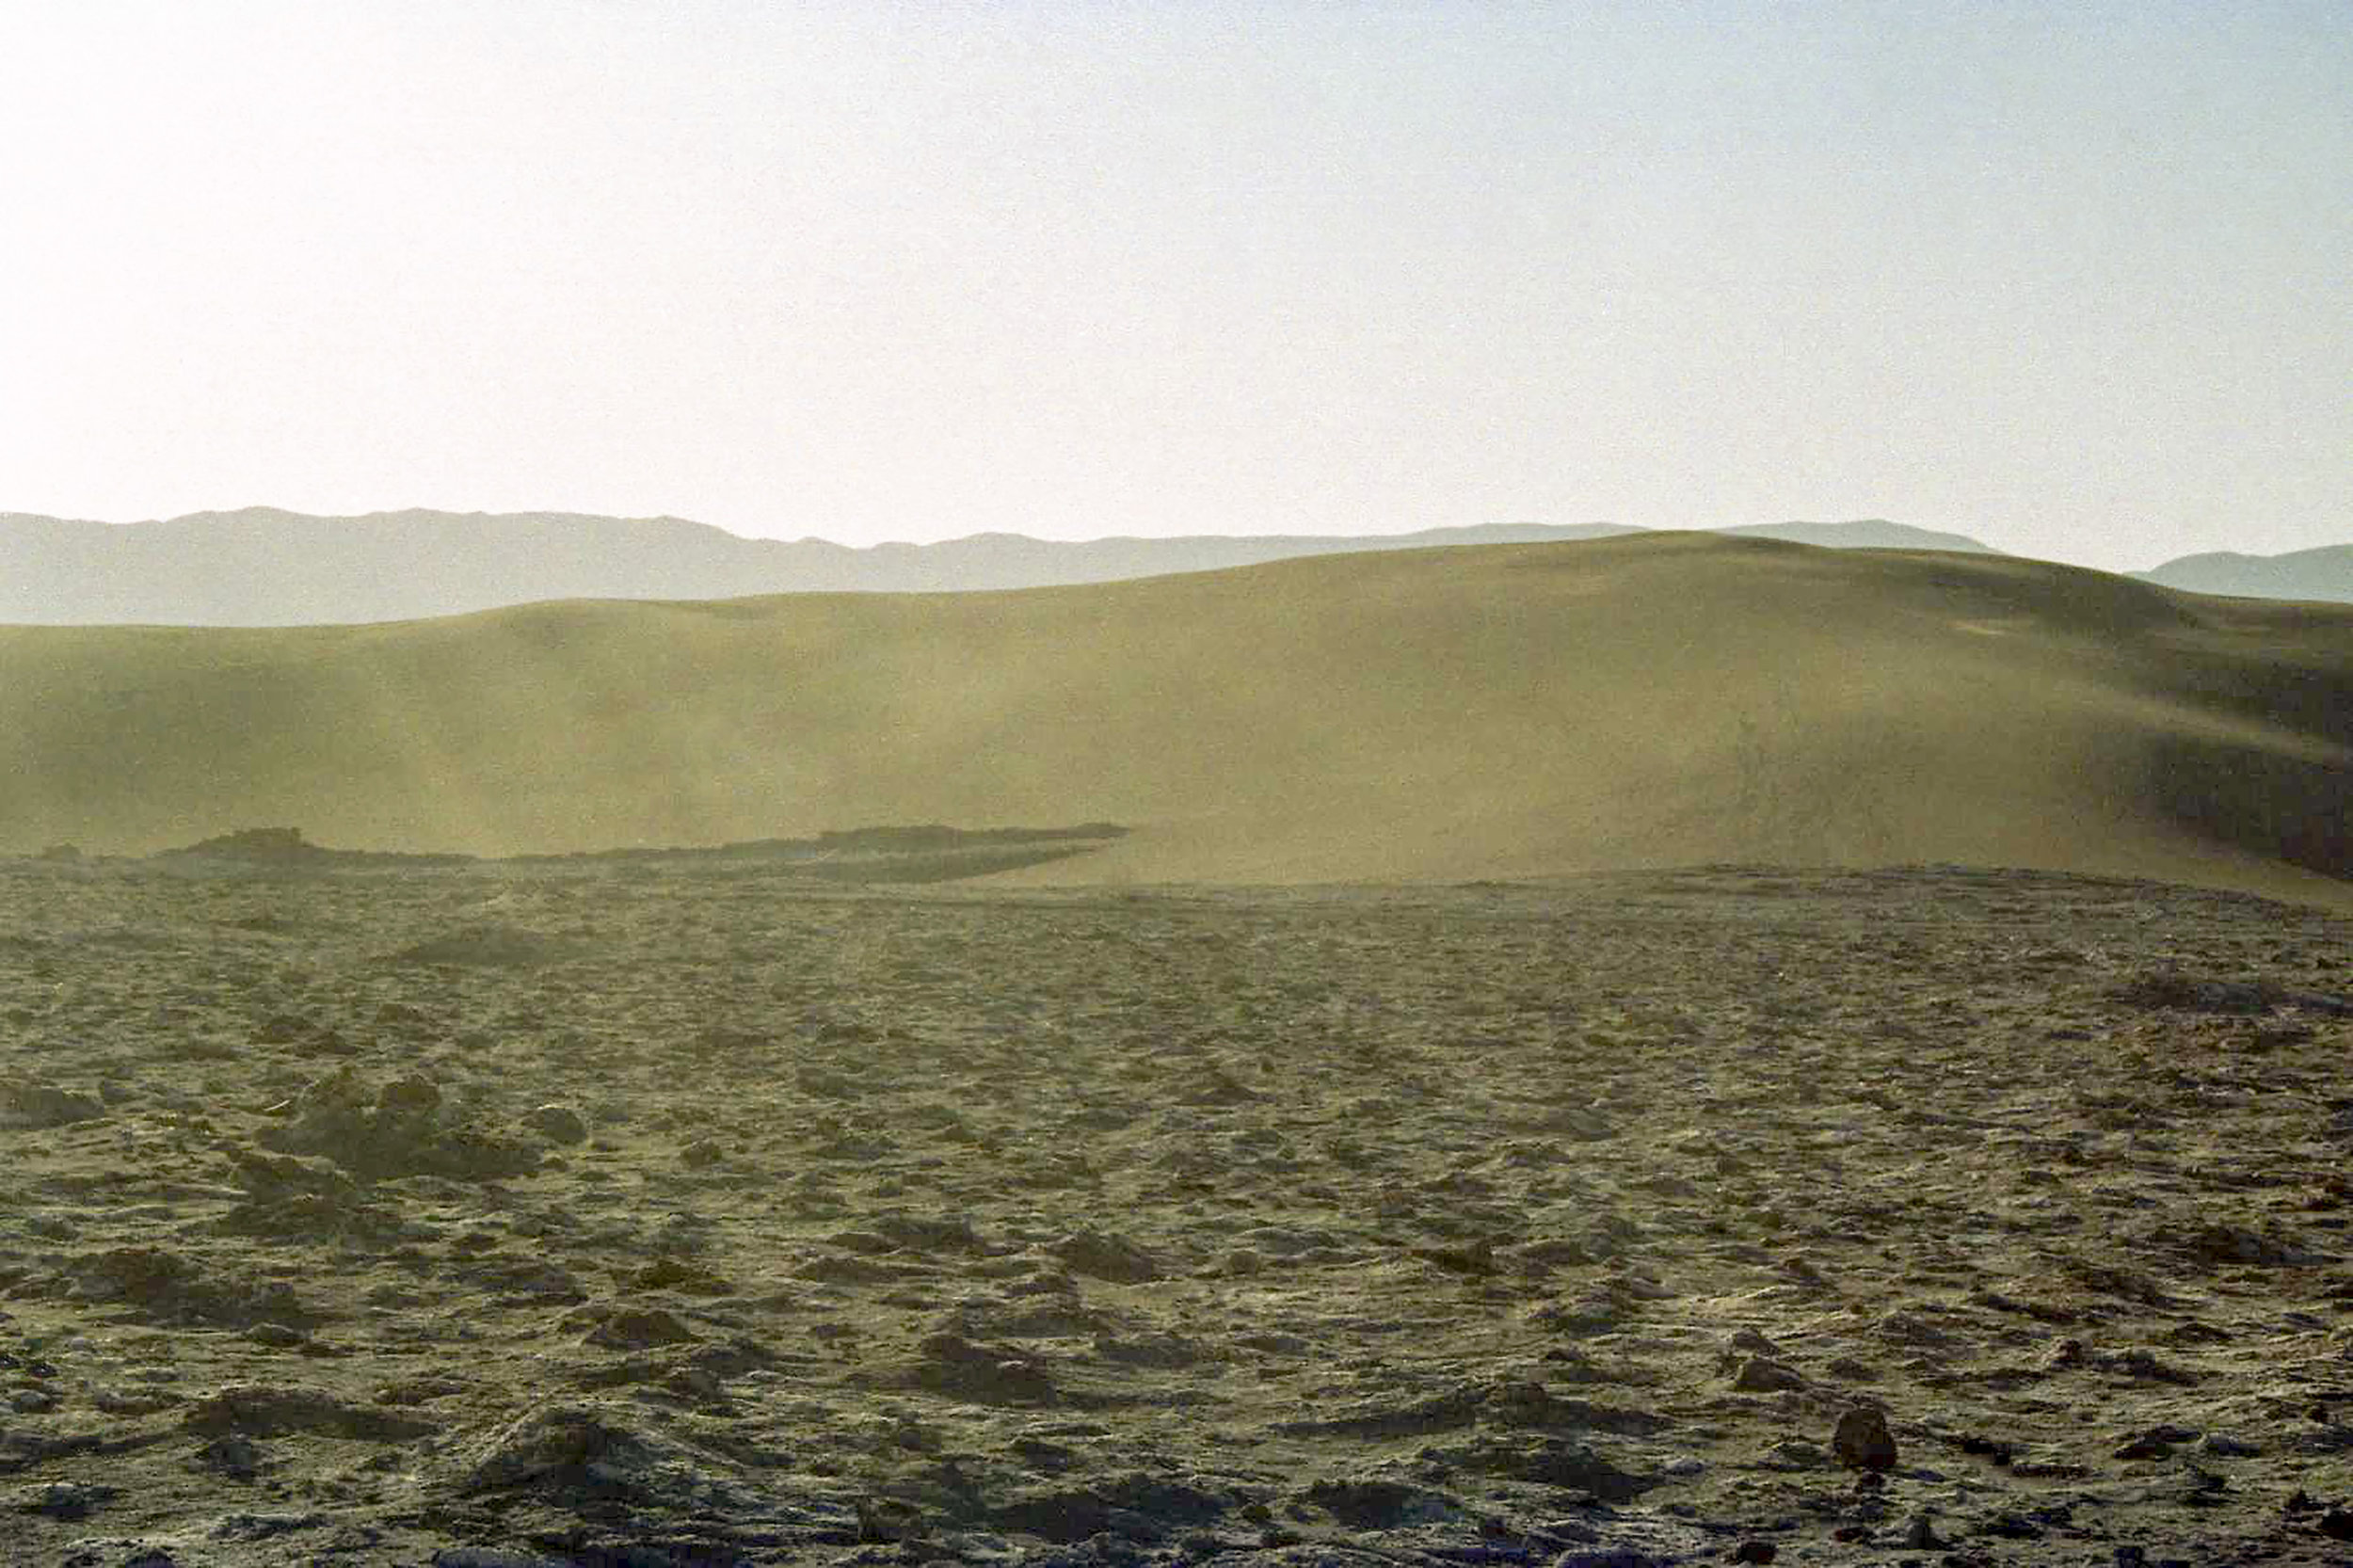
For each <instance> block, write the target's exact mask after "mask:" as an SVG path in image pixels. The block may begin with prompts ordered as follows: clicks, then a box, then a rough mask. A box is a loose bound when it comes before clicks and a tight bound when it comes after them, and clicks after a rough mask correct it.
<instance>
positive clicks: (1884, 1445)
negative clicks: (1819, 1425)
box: [1830, 1404, 1896, 1470]
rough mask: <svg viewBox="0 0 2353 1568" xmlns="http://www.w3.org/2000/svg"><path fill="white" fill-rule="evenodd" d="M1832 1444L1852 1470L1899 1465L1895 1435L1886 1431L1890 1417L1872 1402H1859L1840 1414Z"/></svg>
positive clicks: (1832, 1449)
mask: <svg viewBox="0 0 2353 1568" xmlns="http://www.w3.org/2000/svg"><path fill="white" fill-rule="evenodd" d="M1830 1447H1831V1452H1833V1453H1834V1454H1836V1455H1837V1456H1838V1463H1839V1464H1844V1465H1845V1466H1847V1468H1849V1470H1893V1469H1894V1468H1895V1467H1896V1434H1895V1433H1894V1432H1890V1431H1888V1430H1887V1416H1885V1415H1884V1414H1883V1413H1882V1412H1881V1411H1878V1410H1875V1409H1873V1408H1872V1407H1871V1406H1869V1405H1861V1404H1859V1405H1856V1406H1855V1407H1853V1408H1852V1409H1850V1410H1849V1411H1848V1412H1847V1413H1846V1414H1845V1415H1844V1416H1840V1417H1838V1425H1837V1427H1836V1428H1835V1429H1834V1430H1833V1432H1831V1437H1830Z"/></svg>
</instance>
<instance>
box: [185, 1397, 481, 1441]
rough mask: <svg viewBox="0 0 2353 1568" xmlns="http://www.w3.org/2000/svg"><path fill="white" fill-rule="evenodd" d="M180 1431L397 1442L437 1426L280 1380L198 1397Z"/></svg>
mask: <svg viewBox="0 0 2353 1568" xmlns="http://www.w3.org/2000/svg"><path fill="white" fill-rule="evenodd" d="M180 1426H181V1429H182V1430H183V1431H185V1432H198V1433H204V1434H211V1435H216V1436H231V1435H234V1436H240V1437H282V1436H287V1435H291V1434H307V1435H310V1436H314V1437H348V1438H355V1439H358V1440H360V1441H361V1442H368V1443H397V1442H401V1441H404V1440H406V1439H408V1438H411V1437H424V1436H426V1435H428V1434H430V1433H432V1432H439V1431H440V1423H439V1422H438V1421H430V1420H424V1419H422V1418H420V1417H418V1416H403V1415H399V1414H397V1413H395V1412H393V1411H390V1410H383V1409H379V1408H377V1407H376V1406H374V1405H364V1404H353V1403H351V1402H350V1401H349V1400H344V1399H342V1398H339V1397H338V1396H336V1395H333V1394H328V1393H325V1392H323V1391H321V1390H319V1389H315V1388H299V1387H294V1386H290V1385H287V1384H262V1383H247V1384H231V1385H229V1386H228V1387H226V1388H223V1389H221V1390H219V1391H218V1392H217V1393H215V1394H212V1395H209V1396H208V1397H206V1398H204V1399H202V1400H198V1401H197V1402H196V1404H194V1405H193V1406H191V1407H190V1408H189V1410H188V1412H187V1414H186V1415H184V1416H182V1417H181V1420H180Z"/></svg>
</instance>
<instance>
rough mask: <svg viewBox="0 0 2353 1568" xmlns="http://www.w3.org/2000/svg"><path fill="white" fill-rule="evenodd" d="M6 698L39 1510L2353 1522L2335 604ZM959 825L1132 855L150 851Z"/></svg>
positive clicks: (209, 1553)
mask: <svg viewBox="0 0 2353 1568" xmlns="http://www.w3.org/2000/svg"><path fill="white" fill-rule="evenodd" d="M0 670H5V673H6V675H7V680H5V681H0V720H5V726H4V727H0V735H5V739H0V757H4V758H5V761H6V766H7V770H8V771H7V775H6V776H7V778H8V796H7V798H6V801H5V817H4V831H0V850H7V851H11V852H14V853H15V854H16V855H17V856H18V857H17V858H15V859H12V860H8V861H4V862H0V1121H4V1122H5V1125H4V1126H0V1140H4V1141H5V1146H6V1148H7V1152H8V1159H7V1160H6V1161H5V1163H0V1172H4V1173H5V1174H0V1183H5V1184H6V1189H7V1192H8V1203H7V1205H6V1207H5V1209H0V1379H5V1383H6V1389H7V1392H6V1398H7V1400H8V1412H7V1413H6V1414H5V1415H4V1416H0V1467H5V1468H6V1469H7V1470H8V1472H9V1473H10V1484H11V1488H12V1490H11V1492H10V1495H9V1496H8V1499H7V1503H6V1511H5V1512H0V1541H4V1542H6V1543H8V1544H7V1546H6V1548H5V1550H0V1560H6V1561H10V1562H16V1561H22V1562H25V1563H43V1564H46V1563H52V1562H55V1563H60V1564H64V1563H72V1564H75V1565H77V1568H80V1565H104V1568H114V1565H116V1564H123V1565H129V1564H134V1563H143V1564H146V1565H148V1568H164V1565H165V1564H175V1565H179V1568H198V1565H200V1564H232V1565H240V1568H242V1565H247V1564H277V1563H296V1562H299V1563H312V1562H348V1563H353V1564H371V1565H373V1564H391V1563H403V1564H412V1563H413V1564H422V1563H426V1562H435V1561H438V1562H440V1563H442V1564H446V1565H449V1568H462V1565H466V1564H473V1565H476V1568H491V1565H508V1564H556V1563H595V1564H608V1565H610V1564H630V1565H632V1568H639V1565H644V1568H651V1565H661V1564H696V1565H700V1564H710V1563H739V1562H741V1563H767V1562H784V1561H807V1562H812V1563H822V1562H837V1561H867V1562H898V1561H919V1560H966V1561H973V1562H1008V1563H1012V1562H1037V1563H1045V1562H1059V1563H1067V1564H1072V1565H1076V1564H1081V1563H1143V1562H1171V1563H1173V1562H1180V1561H1209V1560H1221V1559H1222V1560H1227V1561H1229V1562H1232V1563H1235V1564H1242V1563H1264V1564H1273V1563H1278V1562H1279V1563H1312V1562H1333V1563H1357V1562H1363V1563H1368V1564H1369V1563H1374V1562H1398V1561H1405V1562H1414V1563H1438V1562H1455V1563H1462V1562H1499V1563H1508V1562H1524V1563H1545V1564H1552V1563H1568V1564H1590V1565H1593V1568H1602V1565H1605V1564H1617V1565H1620V1568H1634V1565H1637V1564H1641V1563H1645V1562H1656V1563H1686V1562H1707V1561H1769V1560H1779V1561H1784V1562H1815V1563H1847V1562H1888V1563H1899V1562H1905V1561H1917V1562H1921V1563H1944V1562H1961V1563H1980V1562H1982V1563H2004V1564H2027V1563H2048V1562H2081V1563H2087V1564H2089V1563H2102V1564H2106V1563H2118V1564H2130V1563H2131V1562H2134V1561H2136V1560H2139V1561H2145V1562H2147V1563H2152V1564H2153V1563H2160V1562H2166V1561H2177V1562H2184V1563H2196V1564H2204V1563H2224V1562H2255V1561H2268V1562H2279V1563H2295V1562H2308V1563H2326V1562H2336V1561H2344V1560H2348V1559H2353V1542H2348V1541H2347V1540H2346V1537H2347V1536H2348V1535H2353V1512H2348V1511H2349V1510H2353V1257H2349V1256H2348V1253H2349V1251H2353V1249H2349V1248H2348V1244H2347V1241H2346V1237H2345V1227H2346V1224H2347V1222H2348V1220H2349V1219H2353V1208H2348V1207H2347V1206H2348V1204H2353V1188H2348V1186H2347V1184H2346V1182H2345V1176H2344V1172H2345V1154H2346V1150H2347V1145H2348V1143H2349V1142H2353V1089H2348V1087H2347V1085H2346V1082H2345V1075H2344V1068H2343V1064H2344V1061H2345V1048H2346V1046H2347V1044H2348V1043H2349V1042H2353V1000H2348V997H2349V996H2353V945H2349V944H2348V942H2347V936H2348V934H2353V923H2348V920H2347V916H2348V914H2353V897H2349V896H2348V895H2347V893H2346V888H2347V887H2348V882H2347V880H2346V875H2347V871H2348V858H2347V855H2346V849H2345V837H2344V835H2345V826H2344V824H2345V802H2346V790H2345V784H2346V780H2347V777H2348V773H2347V763H2348V760H2349V759H2348V752H2347V743H2348V740H2349V739H2353V736H2348V734H2347V732H2346V731H2347V728H2348V726H2353V611H2346V610H2343V609H2339V608H2329V607H2319V606H2306V605H2288V604H2280V603H2273V602H2268V601H2226V600H2207V599H2201V598H2197V597H2195V596H2188V595H2181V594H2175V593H2169V592H2167V591H2164V590H2160V589H2155V588H2152V587H2148V586H2145V585H2142V584H2131V583H2126V582H2123V581H2121V580H2119V579H2114V578H2108V577H2103V576H2101V575H2099V574H2096V573H2089V572H2080V571H2072V570H2069V569H2067V568H2056V567H2048V566H2044V565H2041V564H2038V563H2026V562H2017V561H2009V560H2001V559H1994V560H1985V559H1979V558H1964V557H1956V556H1932V555H1894V554H1852V555H1834V554H1832V553H1830V552H1821V551H1816V550H1811V549H1807V548H1804V547H1800V546H1787V545H1779V544H1766V543H1758V542H1754V541H1732V540H1723V539H1719V538H1706V539H1701V538H1696V537H1692V536H1668V537H1657V538H1645V539H1641V540H1635V541H1623V542H1622V541H1605V542H1600V543H1593V544H1577V545H1561V546H1544V547H1526V548H1522V547H1502V548H1497V549H1491V550H1489V549H1481V550H1465V551H1439V552H1423V553H1421V554H1420V555H1418V556H1413V557H1392V556H1366V557H1355V558H1350V559H1348V560H1344V561H1315V562H1300V563H1286V564H1283V565H1278V566H1273V567H1263V568H1251V569H1250V570H1247V571H1242V572H1233V573H1217V574H1208V575H1204V576H1200V577H1192V578H1175V579H1161V580H1156V581H1151V582H1144V583H1136V584H1111V585H1101V586H1092V587H1087V588H1083V589H1057V590H1039V591H1030V592H1023V593H1017V594H986V595H962V596H926V597H911V598H888V597H878V598H871V599H858V598H854V597H851V596H824V597H812V598H785V599H771V600H744V601H737V602H727V603H715V604H664V605H614V604H572V605H556V606H537V607H530V608H526V609H521V610H515V611H504V612H494V613H490V614H486V615H483V616H468V617H462V618H459V619H455V620H448V621H433V622H416V623H407V624H398V625H389V626H380V627H367V628H322V629H309V630H302V631H290V632H190V631H174V630H162V629H128V630H126V629H105V630H76V629H15V630H7V631H0ZM935 822H941V823H952V824H959V825H961V826H965V827H971V828H1001V827H1005V826H1008V825H1012V824H1030V825H1032V826H1038V827H1049V826H1064V825H1075V824H1089V823H1093V824H1102V823H1110V824H1119V825H1120V826H1121V827H1123V828H1125V829H1126V830H1127V831H1125V832H1123V833H1117V834H1114V833H1112V832H1110V831H1107V830H1090V831H1089V833H1088V834H1087V835H1082V836H1079V837H1074V838H1071V839H1069V840H1064V841H1060V842H1048V843H1047V844H1046V846H1045V847H1044V848H1042V849H1041V850H1040V851H1039V853H1038V854H1037V855H1035V856H1029V855H1025V854H1022V853H1017V850H1018V845H1017V844H1015V843H1013V842H1012V841H1011V840H1004V841H994V840H971V841H969V844H968V845H966V847H959V848H956V849H953V850H952V851H951V852H949V853H946V854H941V853H935V852H933V851H932V850H926V851H924V852H922V853H912V852H910V853H897V852H895V851H893V850H892V849H891V847H890V846H889V845H888V843H887V842H886V843H885V844H884V846H883V848H881V849H879V850H875V851H873V852H872V853H867V852H864V851H862V850H857V849H856V846H853V849H852V852H850V853H835V852H834V851H833V850H831V849H826V848H823V847H821V848H820V849H819V850H818V851H817V852H815V853H802V852H801V851H798V850H795V851H792V852H791V853H786V852H784V851H781V850H776V849H773V848H772V849H771V850H770V851H769V852H766V853H760V852H745V853H744V854H741V855H737V856H699V857H697V856H664V855H652V854H639V855H634V856H615V855H585V854H583V855H578V856H574V857H572V858H547V859H535V860H530V861H515V860H502V861H489V860H467V859H462V858H451V859H444V860H428V859H424V858H410V859H399V858H387V859H375V860H371V859H365V858H360V857H344V856H329V855H321V854H318V853H315V852H312V851H309V850H306V849H304V848H303V847H302V846H300V845H299V844H296V843H293V842H291V841H289V840H286V839H284V838H283V837H282V836H280V837H271V836H267V835H264V836H261V837H259V838H254V839H248V840H232V841H231V842H229V843H226V844H216V845H215V846H214V848H213V850H212V851H210V852H208V853H204V854H199V855H172V854H162V855H158V854H156V853H155V852H157V851H160V850H166V849H168V848H170V847H171V846H175V845H186V844H191V843H194V842H196V841H197V840H203V839H207V838H210V837H211V836H213V835H216V834H221V833H227V832H232V831H234V830H237V829H241V828H247V827H252V826H261V825H278V824H299V825H300V826H302V827H303V828H305V829H306V830H307V831H308V832H309V833H310V834H311V836H312V838H313V839H315V840H319V841H320V842H323V843H326V844H330V845H334V846H337V847H339V848H348V849H353V850H365V851H375V852H392V851H400V852H409V853H410V854H412V855H414V854H417V853H418V852H428V851H456V852H464V853H466V854H476V855H500V856H513V855H519V854H534V855H538V854H546V853H549V852H574V851H592V850H610V849H613V848H616V847H620V846H632V845H638V846H642V845H649V844H676V845H688V844H701V845H710V844H718V843H724V842H728V841H730V840H765V839H775V838H779V837H785V836H792V835H812V834H817V833H821V832H824V831H826V830H833V829H840V828H845V827H852V826H856V825H859V824H888V823H900V824H921V823H935ZM67 843H71V844H72V845H74V846H76V847H77V849H78V851H79V853H78V855H68V854H66V853H64V852H63V851H58V852H56V853H54V854H52V855H50V856H46V857H44V856H41V855H40V851H42V850H44V849H46V848H49V847H50V846H53V845H62V844H67ZM958 843H959V844H960V845H964V844H965V841H963V840H959V841H958ZM1009 846H1010V847H1009ZM1065 852H1068V853H1065ZM1049 853H1050V855H1051V857H1050V858H1049V857H1047V856H1048V854H1049ZM958 856H966V858H965V859H963V860H959V859H958ZM1023 860H1027V861H1029V862H1030V863H1027V864H1018V865H1016V862H1017V861H1023ZM972 871H978V872H988V873H989V874H986V875H981V876H974V877H969V878H967V879H964V880H951V881H937V880H930V879H934V878H937V877H940V876H942V875H944V874H947V873H949V872H972ZM909 879H923V880H909ZM9 1554H13V1555H9Z"/></svg>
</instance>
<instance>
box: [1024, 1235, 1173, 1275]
mask: <svg viewBox="0 0 2353 1568" xmlns="http://www.w3.org/2000/svg"><path fill="white" fill-rule="evenodd" d="M1049 1250H1050V1251H1051V1252H1052V1253H1053V1255H1054V1256H1056V1257H1057V1258H1060V1259H1061V1260H1062V1266H1063V1267H1064V1268H1065V1269H1067V1270H1069V1271H1070V1272H1072V1273H1074V1274H1084V1275H1086V1276H1087V1277H1088V1278H1089V1279H1099V1280H1106V1281H1109V1282H1110V1283H1112V1284H1114V1285H1141V1284H1143V1283H1144V1281H1146V1280H1154V1279H1158V1278H1160V1265H1159V1264H1158V1263H1157V1262H1155V1261H1154V1260H1153V1257H1152V1255H1151V1254H1150V1253H1148V1252H1146V1251H1144V1249H1143V1248H1142V1247H1140V1246H1137V1245H1136V1244H1135V1243H1134V1242H1132V1241H1129V1240H1126V1239H1124V1238H1121V1237H1115V1236H1106V1235H1104V1234H1103V1233H1102V1232H1100V1231H1093V1230H1081V1231H1075V1232H1073V1233H1072V1234H1070V1235H1068V1236H1065V1237H1064V1238H1063V1239H1062V1240H1059V1241H1057V1242H1055V1243H1054V1245H1053V1246H1052V1247H1051V1248H1050V1249H1049Z"/></svg>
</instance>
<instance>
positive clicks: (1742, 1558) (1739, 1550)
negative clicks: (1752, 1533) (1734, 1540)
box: [1732, 1541, 1781, 1562]
mask: <svg viewBox="0 0 2353 1568" xmlns="http://www.w3.org/2000/svg"><path fill="white" fill-rule="evenodd" d="M1780 1555H1781V1548H1780V1547H1779V1546H1776V1545H1774V1544H1772V1543H1771V1542H1769V1541H1743V1542H1741V1543H1740V1544H1738V1545H1737V1546H1735V1547H1734V1548H1733V1549H1732V1560H1733V1561H1735V1562H1770V1561H1772V1560H1773V1559H1775V1558H1777V1557H1779V1556H1780Z"/></svg>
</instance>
